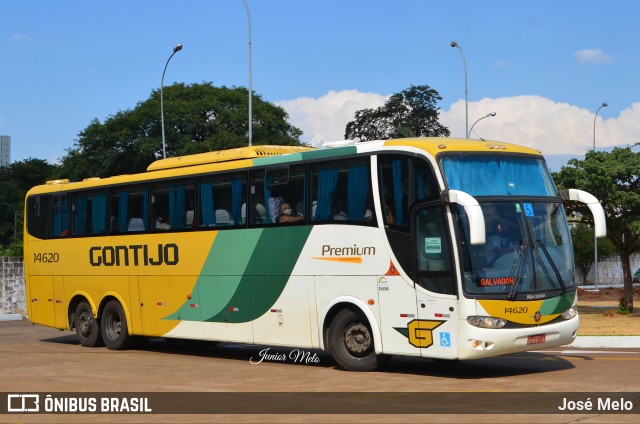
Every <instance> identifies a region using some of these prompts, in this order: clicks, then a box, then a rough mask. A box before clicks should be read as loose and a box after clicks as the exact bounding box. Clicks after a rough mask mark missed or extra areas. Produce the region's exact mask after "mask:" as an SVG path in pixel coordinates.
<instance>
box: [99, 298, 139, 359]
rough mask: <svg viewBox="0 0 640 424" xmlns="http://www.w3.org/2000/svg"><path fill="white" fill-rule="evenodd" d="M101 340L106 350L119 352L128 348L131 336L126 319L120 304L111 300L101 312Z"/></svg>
mask: <svg viewBox="0 0 640 424" xmlns="http://www.w3.org/2000/svg"><path fill="white" fill-rule="evenodd" d="M101 326H102V338H103V339H104V344H106V345H107V348H109V349H112V350H121V349H126V348H127V347H129V344H130V343H131V340H132V339H131V336H129V331H128V329H127V318H126V316H125V314H124V309H122V305H120V302H118V301H116V300H112V301H110V302H109V303H107V305H106V306H105V307H104V310H103V311H102V320H101Z"/></svg>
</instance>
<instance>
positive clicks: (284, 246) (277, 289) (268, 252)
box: [203, 226, 312, 323]
mask: <svg viewBox="0 0 640 424" xmlns="http://www.w3.org/2000/svg"><path fill="white" fill-rule="evenodd" d="M311 228H312V226H299V227H298V226H296V227H274V228H265V229H264V230H263V231H262V234H261V235H260V238H259V240H258V242H257V244H256V245H255V249H254V250H253V254H252V255H251V259H250V260H249V263H248V264H247V268H246V270H245V272H244V275H243V276H242V278H241V280H240V284H239V286H238V288H237V290H236V291H235V293H234V294H233V297H232V298H231V300H230V301H229V302H228V303H227V305H226V307H225V308H224V309H223V310H222V311H220V312H218V313H217V314H215V315H213V316H211V317H206V315H203V318H204V319H203V320H204V321H209V322H233V323H240V322H249V321H252V320H254V319H256V318H258V317H260V316H261V315H263V314H264V313H265V312H267V311H268V310H269V309H270V308H271V307H272V306H273V304H274V303H275V302H276V300H278V297H280V295H281V294H282V291H283V290H284V287H285V286H286V284H287V281H288V280H289V278H290V276H291V272H292V271H293V268H294V266H295V265H296V263H297V262H298V258H299V256H300V252H301V251H302V248H303V247H304V245H305V243H306V241H307V238H308V237H309V233H310V232H311ZM203 301H205V302H208V301H209V300H208V299H203Z"/></svg>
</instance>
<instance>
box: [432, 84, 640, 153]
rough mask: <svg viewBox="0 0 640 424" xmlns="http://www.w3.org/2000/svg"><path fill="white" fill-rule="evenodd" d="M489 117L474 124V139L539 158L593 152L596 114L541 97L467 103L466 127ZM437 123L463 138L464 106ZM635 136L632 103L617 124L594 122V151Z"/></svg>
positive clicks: (638, 109) (639, 117)
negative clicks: (520, 148) (533, 152)
mask: <svg viewBox="0 0 640 424" xmlns="http://www.w3.org/2000/svg"><path fill="white" fill-rule="evenodd" d="M489 112H496V116H495V117H491V118H486V119H483V120H482V121H480V122H478V124H477V125H476V126H475V127H474V133H472V134H471V137H472V138H478V137H482V138H484V139H493V140H499V141H508V142H513V143H517V144H522V145H525V146H529V147H532V148H535V149H538V150H540V151H542V153H543V154H573V155H583V154H584V153H585V152H586V151H588V150H590V149H592V148H593V136H594V134H593V128H594V125H593V122H594V117H595V115H594V114H595V111H592V110H588V109H583V108H579V107H577V106H573V105H570V104H568V103H557V102H554V101H553V100H550V99H547V98H545V97H540V96H516V97H502V98H497V99H491V98H484V99H482V100H480V101H477V102H470V103H469V127H471V126H473V123H474V122H475V121H476V120H477V119H479V118H481V117H483V116H485V115H486V114H487V113H489ZM440 122H442V123H443V124H444V125H446V126H447V127H449V129H450V130H451V134H452V136H457V137H464V100H460V101H458V102H456V103H454V104H453V105H452V106H451V108H450V109H449V110H448V111H444V112H442V113H441V114H440ZM639 133H640V103H634V104H633V105H631V107H630V108H628V109H626V110H624V111H622V112H621V113H620V115H619V117H617V118H609V119H603V118H602V117H601V116H598V118H597V120H596V134H595V135H596V148H597V149H602V148H605V147H612V146H619V145H626V144H633V143H635V142H636V141H637V140H636V139H637V134H639Z"/></svg>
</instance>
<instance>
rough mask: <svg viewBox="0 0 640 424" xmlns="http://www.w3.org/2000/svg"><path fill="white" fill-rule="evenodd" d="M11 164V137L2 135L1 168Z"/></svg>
mask: <svg viewBox="0 0 640 424" xmlns="http://www.w3.org/2000/svg"><path fill="white" fill-rule="evenodd" d="M10 163H11V137H9V136H8V135H0V166H7V165H9V164H10Z"/></svg>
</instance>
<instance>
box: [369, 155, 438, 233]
mask: <svg viewBox="0 0 640 424" xmlns="http://www.w3.org/2000/svg"><path fill="white" fill-rule="evenodd" d="M378 163H379V176H380V178H379V180H380V197H381V199H382V210H383V211H384V217H383V219H384V222H385V225H387V226H393V227H394V228H396V229H398V230H402V231H408V230H409V221H410V220H409V216H410V211H411V208H412V207H413V205H414V204H415V203H417V202H424V201H431V200H436V199H437V198H438V195H439V192H440V190H439V188H438V185H437V182H436V179H435V175H434V174H433V171H432V170H431V167H430V166H429V164H428V163H427V162H426V161H425V160H424V159H420V158H415V157H410V156H402V155H395V154H384V155H380V156H379V160H378Z"/></svg>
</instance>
